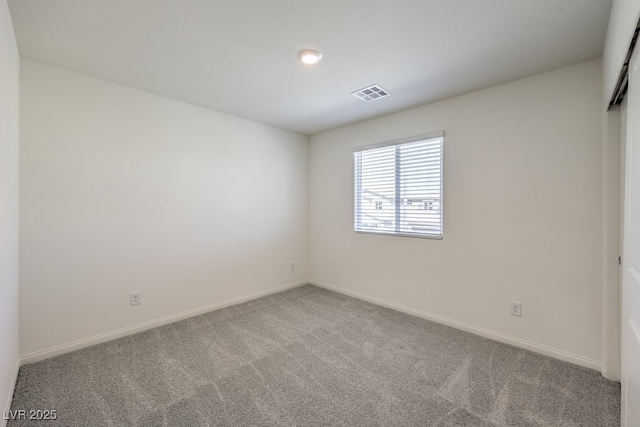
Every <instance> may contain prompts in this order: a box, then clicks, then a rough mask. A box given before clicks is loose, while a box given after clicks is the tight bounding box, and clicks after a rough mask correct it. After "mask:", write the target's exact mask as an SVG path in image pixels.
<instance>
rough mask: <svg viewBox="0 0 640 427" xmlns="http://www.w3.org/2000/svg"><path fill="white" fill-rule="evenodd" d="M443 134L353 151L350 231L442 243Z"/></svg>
mask: <svg viewBox="0 0 640 427" xmlns="http://www.w3.org/2000/svg"><path fill="white" fill-rule="evenodd" d="M443 145H444V134H443V133H441V134H438V135H437V136H429V137H424V138H419V139H413V140H410V141H408V142H400V143H389V144H383V145H376V146H372V147H364V148H359V149H356V150H355V151H354V190H355V191H354V196H355V197H354V199H355V200H354V229H355V231H357V232H364V233H378V234H393V235H400V236H411V237H427V238H434V239H441V238H442V232H443V230H442V229H443V225H442V219H443V215H442V208H443V202H442V162H443V151H444V147H443Z"/></svg>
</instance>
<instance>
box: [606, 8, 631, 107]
mask: <svg viewBox="0 0 640 427" xmlns="http://www.w3.org/2000/svg"><path fill="white" fill-rule="evenodd" d="M639 18H640V0H613V3H612V5H611V15H610V17H609V26H608V28H607V39H606V41H605V45H604V52H603V53H602V65H603V90H604V98H603V100H604V102H605V103H606V105H609V102H610V101H611V97H612V96H613V91H614V90H615V87H616V84H617V83H618V77H619V76H620V69H621V68H622V65H623V64H624V61H625V59H626V57H627V52H628V50H629V45H630V44H631V39H632V37H633V33H634V31H635V29H636V25H638V19H639Z"/></svg>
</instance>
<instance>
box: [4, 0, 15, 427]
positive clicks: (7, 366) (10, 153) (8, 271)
mask: <svg viewBox="0 0 640 427" xmlns="http://www.w3.org/2000/svg"><path fill="white" fill-rule="evenodd" d="M19 66H20V58H19V56H18V48H17V46H16V40H15V37H14V35H13V26H12V24H11V17H10V16H9V9H8V8H7V2H6V1H0V405H2V406H1V407H0V410H8V409H9V406H10V404H11V397H12V396H13V386H14V383H15V380H16V374H17V368H18V360H19V359H18V87H19ZM5 423H6V421H5V420H2V419H0V425H5Z"/></svg>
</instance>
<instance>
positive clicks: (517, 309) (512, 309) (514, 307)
mask: <svg viewBox="0 0 640 427" xmlns="http://www.w3.org/2000/svg"><path fill="white" fill-rule="evenodd" d="M509 314H511V315H512V316H518V317H521V316H522V304H521V303H519V302H515V301H511V302H510V303H509Z"/></svg>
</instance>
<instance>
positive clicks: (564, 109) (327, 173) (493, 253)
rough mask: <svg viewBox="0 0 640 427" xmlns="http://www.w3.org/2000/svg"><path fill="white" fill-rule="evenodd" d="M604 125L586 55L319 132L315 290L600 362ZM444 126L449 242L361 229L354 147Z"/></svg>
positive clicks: (314, 149)
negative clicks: (516, 309)
mask: <svg viewBox="0 0 640 427" xmlns="http://www.w3.org/2000/svg"><path fill="white" fill-rule="evenodd" d="M381 102H384V101H381ZM602 118H603V113H602V78H601V63H600V61H590V62H587V63H582V64H578V65H575V66H572V67H568V68H564V69H560V70H556V71H552V72H549V73H545V74H540V75H536V76H533V77H530V78H527V79H524V80H520V81H516V82H512V83H508V84H504V85H501V86H497V87H493V88H490V89H486V90H483V91H479V92H475V93H471V94H468V95H464V96H460V97H457V98H453V99H449V100H446V101H442V102H438V103H435V104H431V105H426V106H423V107H419V108H414V109H411V110H407V111H404V112H401V113H398V114H394V115H389V116H385V117H382V118H378V119H374V120H370V121H367V122H363V123H359V124H355V125H352V126H348V127H344V128H340V129H337V130H334V131H330V132H326V133H322V134H319V135H315V136H313V137H311V153H310V158H311V160H310V167H311V177H310V194H311V201H310V264H311V265H310V277H311V279H312V282H313V283H317V284H321V285H325V286H329V287H332V288H334V289H338V290H341V291H343V292H347V293H351V294H353V295H358V296H361V297H365V298H369V299H373V300H375V301H377V302H381V303H384V304H387V305H393V306H396V307H400V308H403V309H405V310H407V311H411V312H413V313H415V314H419V315H423V316H425V317H430V318H434V319H437V320H439V321H442V322H445V323H449V324H453V325H456V326H457V327H460V328H464V329H467V330H473V331H474V332H476V333H480V334H483V335H486V336H491V337H493V338H497V339H500V340H503V341H507V342H511V343H513V344H517V345H521V346H523V347H527V348H531V349H534V350H536V351H540V352H543V353H545V354H550V355H553V356H555V357H559V358H561V359H565V360H570V361H572V362H574V363H579V364H581V365H584V366H589V367H592V368H596V369H598V368H600V367H601V366H600V363H601V355H602V349H601V346H602V342H601V326H602V325H601V323H602V278H603V265H602V264H603V252H602V251H603V249H602V247H603V207H602V206H603V182H602V180H603V172H602V161H603V158H602V157H603V148H602V144H603V141H602V140H603V138H602V132H603V128H602ZM441 130H444V131H445V132H446V135H445V168H444V171H445V177H444V183H445V195H444V197H445V220H444V224H445V225H444V227H445V228H444V239H443V240H442V241H438V240H427V239H414V238H401V237H391V236H377V235H367V234H356V233H354V232H353V224H352V223H353V188H352V185H353V176H352V173H353V172H352V170H353V167H352V154H351V151H352V149H353V148H354V147H358V146H363V145H367V144H373V143H379V142H383V141H389V140H394V139H401V138H406V137H410V136H413V135H420V134H425V133H429V132H435V131H441ZM510 300H515V301H520V302H521V303H522V313H523V315H522V318H517V317H513V316H510V315H509V314H508V302H509V301H510Z"/></svg>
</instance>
